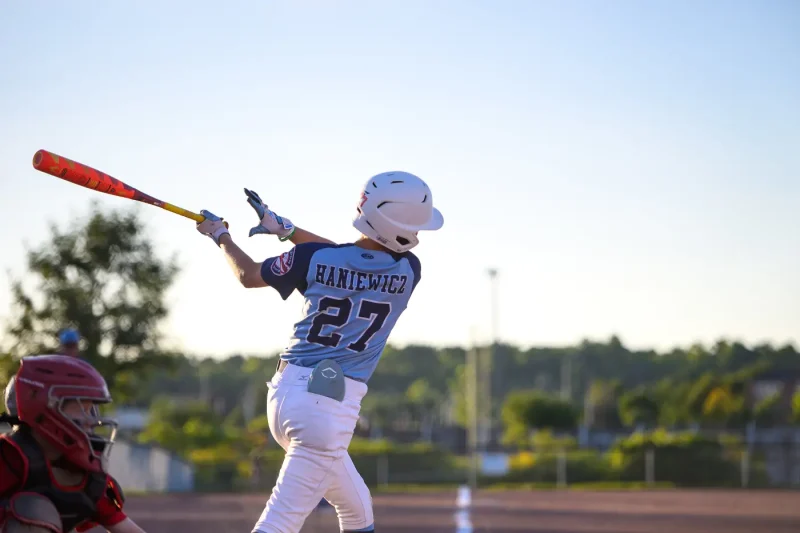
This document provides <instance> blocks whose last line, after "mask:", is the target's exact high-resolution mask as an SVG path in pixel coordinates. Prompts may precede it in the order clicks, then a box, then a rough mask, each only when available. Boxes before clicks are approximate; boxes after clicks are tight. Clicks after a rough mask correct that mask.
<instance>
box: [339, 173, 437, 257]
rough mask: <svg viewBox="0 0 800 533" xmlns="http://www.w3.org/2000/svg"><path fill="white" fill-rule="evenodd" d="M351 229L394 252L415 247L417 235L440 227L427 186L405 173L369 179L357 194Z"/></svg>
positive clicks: (384, 174)
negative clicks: (357, 203)
mask: <svg viewBox="0 0 800 533" xmlns="http://www.w3.org/2000/svg"><path fill="white" fill-rule="evenodd" d="M357 210H358V213H357V214H356V216H355V218H354V219H353V226H354V227H355V228H356V229H357V230H358V231H360V232H361V233H362V234H364V235H366V236H367V237H369V238H370V239H372V240H373V241H375V242H378V243H380V244H382V245H383V246H385V247H387V248H389V249H390V250H392V251H394V252H398V253H402V252H406V251H408V250H410V249H412V248H413V247H415V246H416V245H417V244H419V239H418V238H417V232H419V231H422V230H429V231H433V230H437V229H439V228H441V227H442V225H443V224H444V218H443V217H442V213H441V212H439V210H438V209H436V208H435V207H433V195H432V194H431V190H430V188H429V187H428V185H427V184H426V183H425V182H424V181H422V180H421V179H420V178H418V177H417V176H415V175H413V174H409V173H408V172H399V171H398V172H384V173H383V174H378V175H377V176H373V177H372V178H370V179H369V181H367V183H366V184H365V185H364V189H363V190H362V191H361V200H360V202H359V205H358V207H357Z"/></svg>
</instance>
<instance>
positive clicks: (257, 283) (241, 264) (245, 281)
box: [219, 234, 266, 288]
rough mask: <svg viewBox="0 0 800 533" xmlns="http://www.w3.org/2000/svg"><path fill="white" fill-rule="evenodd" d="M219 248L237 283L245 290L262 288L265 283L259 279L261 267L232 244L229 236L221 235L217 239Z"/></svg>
mask: <svg viewBox="0 0 800 533" xmlns="http://www.w3.org/2000/svg"><path fill="white" fill-rule="evenodd" d="M219 247H220V248H221V249H222V253H224V254H225V260H226V261H228V266H230V267H231V271H232V272H233V275H234V276H236V279H238V280H239V283H241V284H242V285H244V286H245V287H247V288H252V287H264V286H266V283H265V282H264V280H263V279H262V278H261V265H260V264H259V263H256V262H255V261H253V260H252V259H251V258H250V256H249V255H247V253H246V252H245V251H244V250H242V249H241V248H239V246H238V245H237V244H236V243H235V242H233V239H232V238H231V236H230V234H225V235H222V236H221V237H220V239H219Z"/></svg>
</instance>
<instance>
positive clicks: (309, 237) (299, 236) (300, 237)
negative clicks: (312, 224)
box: [289, 226, 336, 245]
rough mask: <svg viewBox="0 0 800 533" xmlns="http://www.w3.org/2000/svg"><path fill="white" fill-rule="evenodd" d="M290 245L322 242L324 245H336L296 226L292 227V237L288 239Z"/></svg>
mask: <svg viewBox="0 0 800 533" xmlns="http://www.w3.org/2000/svg"><path fill="white" fill-rule="evenodd" d="M289 241H291V243H292V244H295V245H297V244H303V243H306V242H322V243H325V244H336V243H335V242H333V241H331V240H328V239H326V238H325V237H320V236H319V235H316V234H314V233H311V232H310V231H306V230H304V229H302V228H299V227H297V226H295V227H294V235H292V237H291V238H290V239H289Z"/></svg>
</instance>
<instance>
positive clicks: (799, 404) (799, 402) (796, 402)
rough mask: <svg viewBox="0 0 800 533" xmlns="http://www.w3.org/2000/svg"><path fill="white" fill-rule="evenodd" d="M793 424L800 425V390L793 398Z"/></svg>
mask: <svg viewBox="0 0 800 533" xmlns="http://www.w3.org/2000/svg"><path fill="white" fill-rule="evenodd" d="M792 422H794V423H795V424H800V390H798V391H797V392H795V393H794V396H793V397H792Z"/></svg>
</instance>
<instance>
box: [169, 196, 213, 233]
mask: <svg viewBox="0 0 800 533" xmlns="http://www.w3.org/2000/svg"><path fill="white" fill-rule="evenodd" d="M161 208H162V209H166V210H167V211H169V212H170V213H175V214H176V215H180V216H182V217H186V218H191V219H192V220H194V221H195V222H197V223H198V224H199V223H200V222H202V221H204V220H205V219H206V217H204V216H203V215H201V214H199V213H195V212H193V211H189V210H187V209H184V208H182V207H178V206H177V205H172V204H170V203H167V202H162V204H161ZM223 224H225V227H226V228H227V227H229V226H228V223H227V222H223Z"/></svg>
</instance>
